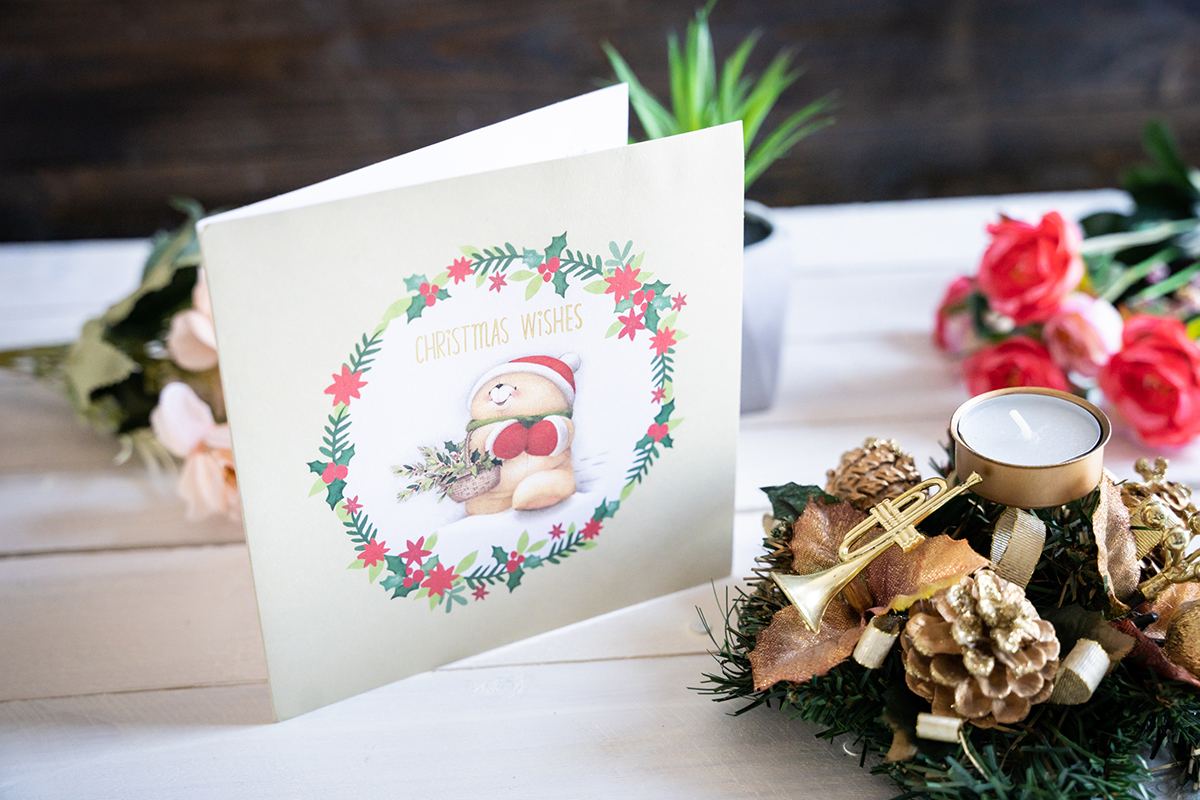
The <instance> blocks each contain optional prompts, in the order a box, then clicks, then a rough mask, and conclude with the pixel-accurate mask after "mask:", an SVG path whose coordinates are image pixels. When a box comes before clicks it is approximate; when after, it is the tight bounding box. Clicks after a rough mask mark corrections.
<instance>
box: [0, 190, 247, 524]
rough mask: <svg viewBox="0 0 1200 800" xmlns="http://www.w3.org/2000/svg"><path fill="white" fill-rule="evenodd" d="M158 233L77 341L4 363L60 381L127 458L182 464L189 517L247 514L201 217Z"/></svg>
mask: <svg viewBox="0 0 1200 800" xmlns="http://www.w3.org/2000/svg"><path fill="white" fill-rule="evenodd" d="M175 205H176V207H177V208H178V209H179V210H180V211H182V212H183V213H184V214H185V215H186V217H187V219H186V220H185V221H184V223H183V224H182V225H181V226H180V227H179V228H178V229H177V230H175V231H173V232H170V233H160V234H159V235H158V236H156V237H155V239H154V243H153V247H152V249H151V252H150V255H149V257H148V258H147V259H146V264H145V267H144V268H143V270H142V279H141V283H140V284H139V285H138V287H137V288H136V289H134V290H133V292H132V293H130V294H129V295H128V296H126V297H124V298H122V299H121V300H119V301H118V302H117V303H115V304H113V305H112V306H111V307H110V308H108V309H107V310H106V311H105V312H104V313H103V314H101V315H100V316H98V317H96V318H94V319H91V320H88V321H87V322H86V323H85V324H84V326H83V330H82V331H81V332H80V335H79V338H78V339H77V340H76V341H75V342H73V343H71V344H68V345H62V346H54V347H40V348H36V349H33V350H21V351H14V352H11V353H6V354H4V357H3V359H2V362H0V363H3V364H4V365H6V366H9V367H12V368H15V369H18V370H20V371H23V372H25V373H27V374H31V375H34V376H36V377H39V378H43V379H46V380H48V381H51V382H53V383H55V384H57V385H60V386H61V387H62V388H63V390H64V392H65V394H66V395H67V397H68V398H69V399H70V401H71V404H72V405H73V406H74V408H75V410H76V412H77V413H78V415H79V417H80V418H81V419H83V420H84V421H85V422H87V423H88V425H90V426H91V427H92V428H93V429H95V430H96V431H97V432H99V433H102V434H104V435H106V436H113V437H115V438H116V439H117V440H118V441H119V442H120V444H121V450H120V452H119V454H118V455H117V461H118V463H120V462H124V461H126V460H128V459H129V458H131V457H132V456H134V455H137V456H139V457H140V458H141V459H142V460H143V461H144V462H145V463H146V464H147V466H149V467H150V468H151V469H152V470H154V471H162V470H164V469H166V470H168V471H177V472H178V491H179V495H180V496H181V497H182V498H183V501H184V504H185V507H186V513H187V517H188V518H189V519H193V520H194V519H201V518H204V517H207V516H210V515H223V516H226V517H228V518H230V519H238V518H239V517H240V505H239V501H238V490H237V476H236V473H235V471H234V466H233V454H232V451H231V446H230V439H229V426H228V425H227V424H226V422H225V404H224V401H223V399H222V393H221V377H220V373H219V371H218V369H217V349H216V337H215V334H214V330H213V319H212V310H211V308H210V307H209V301H208V290H207V288H206V286H205V284H204V273H203V272H202V271H201V269H200V248H199V244H198V243H197V240H196V221H197V220H199V219H200V217H202V216H203V214H204V211H203V209H202V208H200V206H199V205H197V204H195V203H192V202H187V201H177V202H176V203H175Z"/></svg>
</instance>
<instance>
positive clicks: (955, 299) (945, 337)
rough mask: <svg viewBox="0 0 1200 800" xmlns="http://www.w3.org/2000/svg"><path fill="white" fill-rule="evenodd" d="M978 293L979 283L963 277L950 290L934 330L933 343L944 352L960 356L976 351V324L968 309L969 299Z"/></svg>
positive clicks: (945, 296)
mask: <svg viewBox="0 0 1200 800" xmlns="http://www.w3.org/2000/svg"><path fill="white" fill-rule="evenodd" d="M974 291H975V281H973V280H971V279H970V278H968V277H967V276H966V275H960V276H959V277H957V278H955V279H954V280H953V281H951V282H950V285H949V286H947V287H946V293H945V294H944V295H943V296H942V302H940V303H938V309H937V316H936V319H935V323H934V329H933V343H934V344H935V345H937V347H938V349H939V350H941V351H942V352H944V353H949V354H950V355H952V356H960V355H962V354H963V353H966V352H967V351H968V350H970V349H971V348H972V347H974V345H975V343H976V341H975V323H974V321H973V320H972V319H971V309H970V308H968V306H967V298H968V297H970V296H971V293H972V292H974Z"/></svg>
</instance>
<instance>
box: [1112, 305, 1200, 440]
mask: <svg viewBox="0 0 1200 800" xmlns="http://www.w3.org/2000/svg"><path fill="white" fill-rule="evenodd" d="M1122 344H1123V346H1122V348H1121V352H1119V353H1117V354H1116V355H1114V356H1113V357H1112V358H1111V359H1109V361H1108V364H1107V365H1106V366H1105V367H1104V369H1103V370H1102V371H1101V372H1100V388H1101V389H1103V390H1104V395H1105V397H1107V398H1108V400H1109V402H1111V403H1112V404H1113V405H1115V406H1116V407H1117V410H1118V411H1120V412H1121V416H1123V417H1124V418H1125V419H1126V420H1128V421H1129V423H1130V424H1131V425H1133V427H1134V429H1135V430H1136V431H1137V434H1138V436H1140V437H1141V439H1142V441H1144V442H1145V443H1146V444H1149V445H1182V444H1187V443H1188V442H1190V441H1191V440H1192V439H1194V438H1196V436H1197V435H1198V434H1200V349H1198V348H1197V347H1196V343H1195V342H1193V341H1192V340H1191V339H1189V338H1188V335H1187V330H1186V329H1185V328H1184V327H1183V323H1181V322H1180V321H1179V320H1176V319H1166V318H1163V317H1152V316H1148V315H1144V314H1143V315H1138V316H1136V317H1131V318H1130V319H1129V320H1127V321H1126V323H1125V333H1124V335H1123V336H1122Z"/></svg>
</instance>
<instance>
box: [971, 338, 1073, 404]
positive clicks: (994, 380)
mask: <svg viewBox="0 0 1200 800" xmlns="http://www.w3.org/2000/svg"><path fill="white" fill-rule="evenodd" d="M963 374H964V375H965V376H966V379H967V389H968V390H969V391H970V392H971V394H973V395H976V394H983V393H984V392H990V391H992V390H993V389H1009V388H1011V387H1013V386H1048V387H1049V388H1051V389H1061V390H1062V391H1064V392H1065V391H1070V388H1071V387H1070V386H1069V385H1068V384H1067V376H1066V375H1064V374H1063V371H1062V368H1061V367H1059V366H1058V365H1057V364H1055V363H1054V359H1052V358H1051V357H1050V351H1049V350H1047V349H1046V347H1045V346H1044V345H1043V344H1042V343H1041V342H1038V341H1036V340H1034V339H1030V338H1029V337H1028V336H1014V337H1012V338H1011V339H1006V340H1004V341H1003V342H1000V344H994V345H991V346H990V347H985V348H983V349H982V350H980V351H979V352H977V353H975V354H974V355H972V356H971V357H970V358H968V359H967V360H966V361H964V362H963Z"/></svg>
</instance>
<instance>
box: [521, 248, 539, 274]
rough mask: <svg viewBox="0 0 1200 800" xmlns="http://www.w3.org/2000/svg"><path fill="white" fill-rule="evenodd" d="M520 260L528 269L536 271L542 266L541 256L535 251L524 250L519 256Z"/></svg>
mask: <svg viewBox="0 0 1200 800" xmlns="http://www.w3.org/2000/svg"><path fill="white" fill-rule="evenodd" d="M521 260H522V261H524V262H525V266H527V267H529V268H530V269H537V268H538V267H540V266H541V265H542V254H541V253H539V252H538V251H537V250H530V249H529V248H528V247H527V248H525V252H524V253H523V254H522V255H521Z"/></svg>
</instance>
